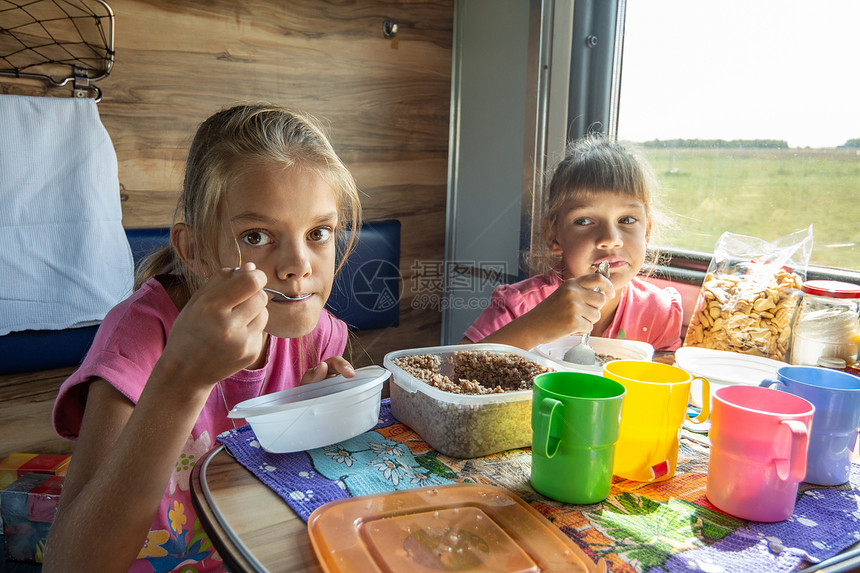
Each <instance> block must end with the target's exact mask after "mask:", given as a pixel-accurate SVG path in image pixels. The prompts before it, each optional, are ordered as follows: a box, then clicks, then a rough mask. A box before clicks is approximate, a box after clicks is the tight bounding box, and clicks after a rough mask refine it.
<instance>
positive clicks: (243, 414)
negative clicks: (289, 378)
mask: <svg viewBox="0 0 860 573" xmlns="http://www.w3.org/2000/svg"><path fill="white" fill-rule="evenodd" d="M389 376H391V372H389V371H388V370H385V369H384V368H381V367H379V366H367V367H364V368H358V369H356V371H355V376H354V377H352V378H346V377H344V376H334V377H332V378H327V379H325V380H322V381H320V382H316V383H314V384H305V385H304V386H298V387H296V388H288V389H286V390H281V391H280V392H273V393H271V394H265V395H263V396H259V397H257V398H252V399H250V400H245V401H244V402H240V403H239V404H237V405H236V407H234V408H233V409H232V410H231V411H230V413H229V417H230V418H244V419H245V420H247V421H248V423H249V424H250V425H251V429H252V430H253V431H254V435H256V436H257V441H259V442H260V446H261V447H262V448H263V449H264V450H266V451H267V452H272V453H276V454H284V453H287V452H301V451H305V450H312V449H314V448H321V447H323V446H329V445H331V444H335V443H337V442H342V441H343V440H348V439H349V438H352V437H355V436H357V435H359V434H361V433H364V432H366V431H368V430H370V429H371V428H373V427H374V426H375V425H376V424H377V423H378V422H379V406H380V402H381V399H382V384H383V382H385V380H387V379H388V377H389Z"/></svg>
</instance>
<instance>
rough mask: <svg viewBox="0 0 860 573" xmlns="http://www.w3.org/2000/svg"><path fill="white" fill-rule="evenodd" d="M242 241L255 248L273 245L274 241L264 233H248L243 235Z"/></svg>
mask: <svg viewBox="0 0 860 573" xmlns="http://www.w3.org/2000/svg"><path fill="white" fill-rule="evenodd" d="M242 241H244V242H245V243H247V244H249V245H251V246H254V247H261V246H263V245H268V244H269V243H271V242H272V239H271V238H270V237H269V235H267V234H266V233H264V232H262V231H248V232H247V233H245V234H244V235H242Z"/></svg>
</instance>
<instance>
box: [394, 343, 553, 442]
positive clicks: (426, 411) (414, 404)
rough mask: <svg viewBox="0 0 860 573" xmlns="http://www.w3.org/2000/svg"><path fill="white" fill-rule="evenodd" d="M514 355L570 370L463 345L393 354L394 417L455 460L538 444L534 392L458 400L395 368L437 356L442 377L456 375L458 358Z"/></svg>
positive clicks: (505, 349) (496, 347)
mask: <svg viewBox="0 0 860 573" xmlns="http://www.w3.org/2000/svg"><path fill="white" fill-rule="evenodd" d="M463 351H471V352H486V353H490V354H514V355H516V356H518V357H521V358H523V359H525V360H529V361H531V362H533V363H535V364H537V365H538V366H540V367H543V368H546V369H548V370H564V368H560V367H559V365H558V364H556V363H554V362H553V361H551V360H548V359H546V358H544V357H542V356H539V355H537V354H535V353H533V352H528V351H526V350H521V349H519V348H514V347H513V346H505V345H503V344H460V345H453V346H435V347H429V348H414V349H409V350H399V351H396V352H389V353H388V354H386V356H385V359H384V360H383V365H384V366H385V367H386V368H387V369H388V370H390V371H391V374H392V375H391V384H390V389H391V413H392V415H393V416H394V417H395V418H397V420H398V421H400V422H402V423H404V424H406V425H407V426H409V427H410V428H412V429H413V430H415V432H417V433H418V435H419V436H421V437H422V438H423V439H424V441H425V442H427V443H428V444H429V445H430V446H431V447H433V448H434V449H435V450H436V451H438V452H441V453H443V454H445V455H447V456H451V457H455V458H476V457H480V456H486V455H489V454H493V453H496V452H501V451H504V450H510V449H513V448H523V447H527V446H530V445H531V443H532V428H531V408H532V391H531V390H518V391H512V392H503V393H499V394H480V395H476V394H455V393H452V392H446V391H444V390H440V389H438V388H435V387H434V386H431V385H429V384H427V383H426V382H424V381H423V380H420V379H419V378H416V377H415V376H413V375H412V374H410V373H408V372H406V371H405V370H403V369H402V368H400V367H399V366H397V365H396V364H395V363H394V360H395V359H397V358H403V357H407V356H421V355H435V356H439V357H440V358H441V360H442V366H443V370H442V372H441V373H442V374H443V375H449V374H450V372H452V371H453V364H451V363H449V362H448V360H449V359H453V358H454V355H455V353H456V352H463Z"/></svg>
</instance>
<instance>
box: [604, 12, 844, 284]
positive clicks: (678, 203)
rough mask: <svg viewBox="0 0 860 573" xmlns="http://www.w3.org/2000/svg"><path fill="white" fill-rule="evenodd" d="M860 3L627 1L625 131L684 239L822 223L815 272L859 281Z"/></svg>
mask: <svg viewBox="0 0 860 573" xmlns="http://www.w3.org/2000/svg"><path fill="white" fill-rule="evenodd" d="M858 21H860V2H856V0H827V1H826V2H823V3H821V2H809V1H808V0H752V1H751V0H726V1H724V2H718V3H713V2H689V0H648V1H647V2H633V1H631V2H627V3H626V19H625V23H624V39H623V54H622V59H621V86H620V96H619V107H618V119H617V130H618V132H617V133H618V137H619V139H621V140H626V141H632V142H636V143H638V144H639V146H640V147H641V148H642V150H643V152H644V153H645V155H646V156H647V157H648V159H649V160H650V161H651V163H652V165H653V166H654V169H655V171H656V172H657V176H658V178H659V179H660V183H661V185H662V187H663V195H664V200H665V204H666V207H667V209H668V212H669V214H670V216H671V218H672V219H673V220H674V223H675V228H674V229H670V230H669V231H668V232H667V233H665V234H664V236H663V240H662V243H661V246H664V247H670V248H676V249H684V250H688V251H693V252H702V253H709V252H712V251H713V247H714V244H715V243H716V240H717V238H718V237H719V236H720V234H721V233H723V232H724V231H732V232H735V233H741V234H745V235H752V236H756V237H761V238H763V239H765V240H773V239H775V238H777V237H779V236H782V235H786V234H788V233H790V232H793V231H796V230H800V229H803V228H806V227H808V226H809V225H813V232H814V249H813V252H812V261H811V262H812V264H813V265H816V266H820V267H827V268H829V269H833V270H835V269H847V270H849V271H857V270H860V217H858V214H860V106H858V105H857V102H856V93H857V91H856V82H857V77H856V73H855V69H856V61H855V60H856V40H855V38H856V36H855V32H856V30H855V28H856V23H857V22H858Z"/></svg>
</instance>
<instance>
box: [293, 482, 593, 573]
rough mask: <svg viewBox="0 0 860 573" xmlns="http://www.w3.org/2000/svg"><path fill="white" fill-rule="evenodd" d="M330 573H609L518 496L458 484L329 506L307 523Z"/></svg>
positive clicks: (318, 554) (502, 490) (354, 499)
mask: <svg viewBox="0 0 860 573" xmlns="http://www.w3.org/2000/svg"><path fill="white" fill-rule="evenodd" d="M308 533H309V534H310V538H311V543H312V544H313V547H314V551H315V552H316V555H317V558H318V559H319V562H320V565H321V566H322V568H323V570H324V571H326V572H327V573H351V572H356V573H370V572H380V573H400V572H403V571H408V572H409V573H439V572H440V571H463V572H470V571H471V572H477V571H498V572H505V573H507V572H509V573H538V572H542V571H557V572H565V573H576V572H600V571H606V566H605V563H604V562H603V561H602V560H601V561H600V563H599V566H596V565H595V564H594V562H592V561H591V560H590V559H589V558H588V556H587V555H586V554H585V553H584V552H583V551H582V550H581V549H580V548H579V547H578V546H577V545H576V544H575V543H574V542H573V541H571V540H570V538H568V537H567V536H566V535H565V534H564V533H562V531H561V530H560V529H558V527H556V526H555V525H553V524H552V523H550V522H549V520H547V519H546V518H545V517H544V516H543V515H541V514H540V513H539V512H538V511H537V510H536V509H534V508H533V507H531V506H530V505H528V504H527V503H525V502H524V501H523V500H522V499H520V498H519V497H517V496H516V495H514V494H513V493H511V492H509V491H507V490H505V489H502V488H499V487H495V486H489V485H480V484H471V483H465V484H452V485H445V486H430V487H423V488H416V489H409V490H403V491H396V492H391V493H384V494H374V495H365V496H360V497H352V498H348V499H341V500H338V501H333V502H329V503H327V504H325V505H323V506H321V507H319V508H317V509H316V510H315V511H314V512H313V513H312V514H311V516H310V519H308Z"/></svg>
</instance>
